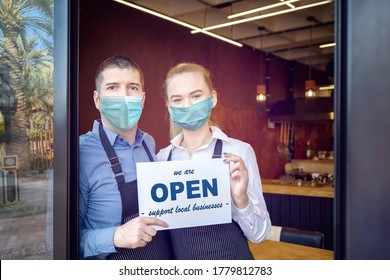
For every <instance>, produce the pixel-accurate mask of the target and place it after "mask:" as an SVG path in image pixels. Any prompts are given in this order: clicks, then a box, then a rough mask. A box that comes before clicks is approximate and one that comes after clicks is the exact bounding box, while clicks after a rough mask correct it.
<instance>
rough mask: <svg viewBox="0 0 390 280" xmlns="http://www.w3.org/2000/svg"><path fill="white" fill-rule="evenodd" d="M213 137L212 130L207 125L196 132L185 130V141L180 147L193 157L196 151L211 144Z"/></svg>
mask: <svg viewBox="0 0 390 280" xmlns="http://www.w3.org/2000/svg"><path fill="white" fill-rule="evenodd" d="M212 135H213V134H212V132H211V128H210V127H209V125H208V124H207V123H206V124H205V125H203V126H202V127H201V128H199V129H197V130H195V131H191V130H183V140H182V141H181V143H180V146H182V147H183V148H184V149H186V150H187V151H188V152H189V153H190V155H192V153H193V152H194V151H195V150H197V149H199V148H200V147H201V146H203V145H206V144H207V143H209V142H210V139H211V137H212Z"/></svg>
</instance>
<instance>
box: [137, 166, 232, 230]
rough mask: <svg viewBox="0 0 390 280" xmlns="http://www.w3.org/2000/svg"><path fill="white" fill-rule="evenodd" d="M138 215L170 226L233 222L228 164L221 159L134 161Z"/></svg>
mask: <svg viewBox="0 0 390 280" xmlns="http://www.w3.org/2000/svg"><path fill="white" fill-rule="evenodd" d="M137 184H138V205H139V214H140V216H148V217H157V218H160V219H162V220H164V221H165V222H166V223H168V225H169V228H162V227H158V226H156V229H157V230H163V229H174V228H184V227H193V226H201V225H212V224H223V223H230V222H231V221H232V217H231V216H232V214H231V201H230V176H229V164H227V163H225V162H223V160H222V159H207V160H187V161H164V162H140V163H137Z"/></svg>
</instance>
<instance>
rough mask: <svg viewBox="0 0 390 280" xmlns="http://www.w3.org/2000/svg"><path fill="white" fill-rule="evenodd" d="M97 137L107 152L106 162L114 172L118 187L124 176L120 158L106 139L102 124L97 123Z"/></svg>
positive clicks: (123, 180)
mask: <svg viewBox="0 0 390 280" xmlns="http://www.w3.org/2000/svg"><path fill="white" fill-rule="evenodd" d="M99 137H100V141H101V142H102V145H103V148H104V151H105V152H106V154H107V158H108V162H109V164H110V167H111V168H112V172H113V173H114V178H115V180H116V182H117V183H118V187H119V186H120V185H122V184H124V183H125V176H124V173H123V171H122V167H121V159H120V158H119V157H118V156H117V155H116V153H115V150H114V148H113V147H112V146H111V143H110V140H108V137H107V134H106V133H105V132H104V129H103V125H102V124H101V123H100V124H99Z"/></svg>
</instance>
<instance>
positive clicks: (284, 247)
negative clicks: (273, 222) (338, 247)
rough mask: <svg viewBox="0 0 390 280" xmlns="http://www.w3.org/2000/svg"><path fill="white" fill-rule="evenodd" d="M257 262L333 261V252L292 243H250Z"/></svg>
mask: <svg viewBox="0 0 390 280" xmlns="http://www.w3.org/2000/svg"><path fill="white" fill-rule="evenodd" d="M248 244H249V248H250V250H251V252H252V254H253V257H254V259H255V260H333V259H334V257H333V251H330V250H325V249H318V248H314V247H308V246H302V245H297V244H292V243H286V242H280V241H273V240H264V241H263V242H261V243H259V244H255V243H252V242H250V241H249V242H248Z"/></svg>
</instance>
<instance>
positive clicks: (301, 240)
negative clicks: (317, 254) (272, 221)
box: [267, 226, 324, 249]
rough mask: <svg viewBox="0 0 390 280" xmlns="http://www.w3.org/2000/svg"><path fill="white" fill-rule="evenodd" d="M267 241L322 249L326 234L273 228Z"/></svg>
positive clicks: (287, 228)
mask: <svg viewBox="0 0 390 280" xmlns="http://www.w3.org/2000/svg"><path fill="white" fill-rule="evenodd" d="M267 239H269V240H274V241H281V242H287V243H293V244H298V245H304V246H309V247H315V248H320V249H323V248H324V234H323V233H322V232H319V231H308V230H301V229H296V228H289V227H279V226H272V227H271V230H270V232H269V233H268V235H267Z"/></svg>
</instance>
